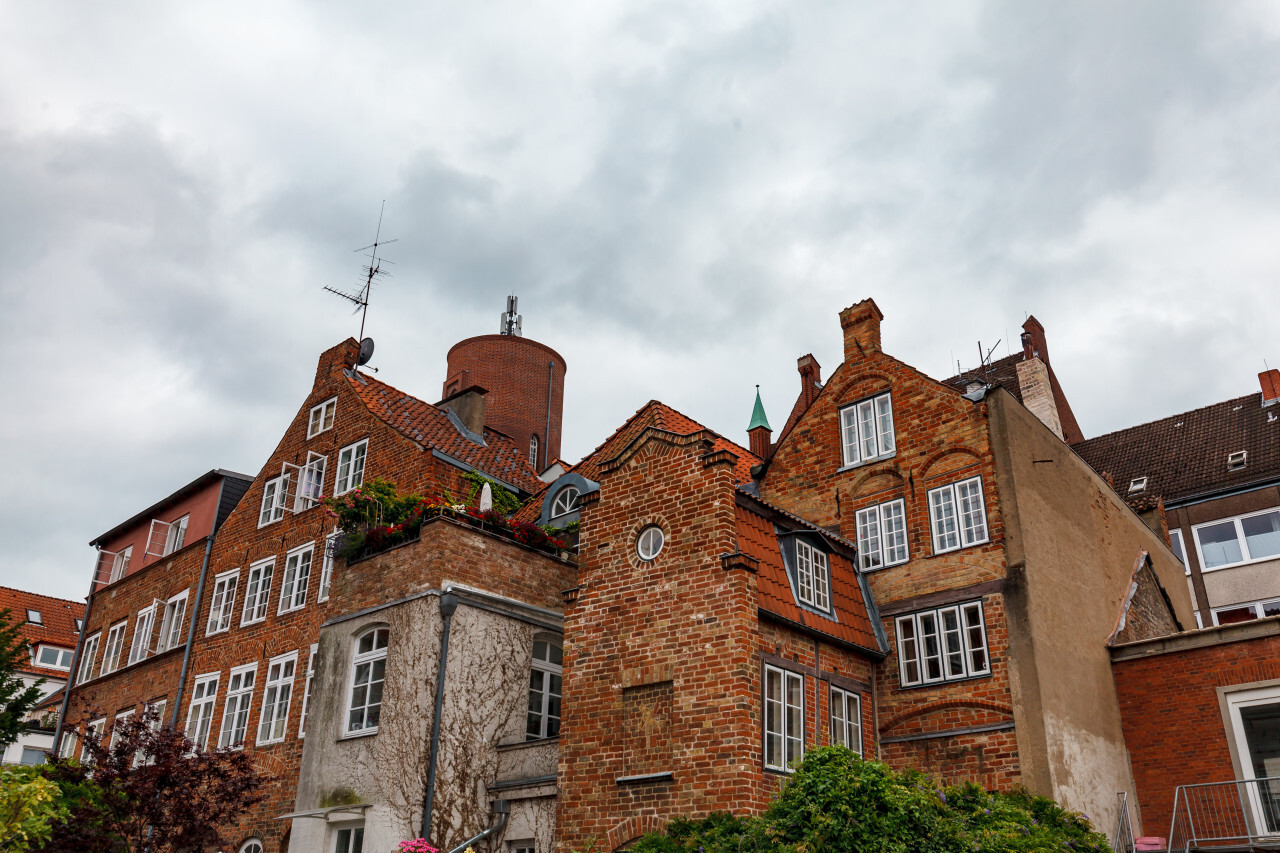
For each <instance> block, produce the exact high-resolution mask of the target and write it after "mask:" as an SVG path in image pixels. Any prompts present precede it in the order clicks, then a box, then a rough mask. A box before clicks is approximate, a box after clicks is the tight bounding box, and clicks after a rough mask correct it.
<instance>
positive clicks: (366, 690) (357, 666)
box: [347, 628, 390, 734]
mask: <svg viewBox="0 0 1280 853" xmlns="http://www.w3.org/2000/svg"><path fill="white" fill-rule="evenodd" d="M389 635H390V632H389V631H388V630H387V629H386V628H373V629H371V630H369V631H365V632H364V633H363V634H361V635H360V636H359V637H357V638H356V646H355V655H354V656H353V657H352V661H351V703H350V706H349V709H348V711H347V733H348V734H350V733H353V732H372V731H377V730H378V718H379V717H380V716H381V715H382V682H383V681H384V680H385V678H386V672H387V639H388V637H389Z"/></svg>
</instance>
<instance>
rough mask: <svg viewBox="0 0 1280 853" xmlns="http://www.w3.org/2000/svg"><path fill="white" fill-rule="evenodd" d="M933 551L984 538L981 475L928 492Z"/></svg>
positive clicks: (984, 521) (984, 526)
mask: <svg viewBox="0 0 1280 853" xmlns="http://www.w3.org/2000/svg"><path fill="white" fill-rule="evenodd" d="M929 525H930V527H931V528H932V530H933V553H935V554H941V553H943V552H945V551H955V550H956V549H958V548H968V547H969V546H970V545H979V544H981V543H983V542H986V541H987V510H986V505H985V503H984V502H983V498H982V478H981V477H974V478H973V479H971V480H961V481H960V482H959V483H952V484H951V485H948V486H943V487H942V488H940V489H932V490H930V491H929Z"/></svg>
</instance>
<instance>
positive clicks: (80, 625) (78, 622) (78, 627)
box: [75, 619, 84, 634]
mask: <svg viewBox="0 0 1280 853" xmlns="http://www.w3.org/2000/svg"><path fill="white" fill-rule="evenodd" d="M75 622H76V633H77V634H79V633H80V632H81V631H83V630H84V620H83V619H77V620H75Z"/></svg>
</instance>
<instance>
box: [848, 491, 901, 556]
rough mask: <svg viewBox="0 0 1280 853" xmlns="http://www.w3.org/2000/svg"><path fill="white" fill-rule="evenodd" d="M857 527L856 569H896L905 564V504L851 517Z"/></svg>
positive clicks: (871, 509)
mask: <svg viewBox="0 0 1280 853" xmlns="http://www.w3.org/2000/svg"><path fill="white" fill-rule="evenodd" d="M855 519H856V522H857V527H858V565H859V568H862V569H878V568H882V567H884V566H896V565H897V564H898V563H905V562H906V561H907V510H906V502H905V501H903V500H902V499H901V498H900V499H898V500H896V501H889V502H888V503H883V504H880V505H879V506H869V507H867V508H866V509H860V510H858V512H857V513H856V514H855Z"/></svg>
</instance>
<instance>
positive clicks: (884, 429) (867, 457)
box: [840, 391, 898, 470]
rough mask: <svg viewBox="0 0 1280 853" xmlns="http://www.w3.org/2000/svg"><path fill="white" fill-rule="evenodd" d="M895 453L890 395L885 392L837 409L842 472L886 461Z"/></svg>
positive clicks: (895, 443)
mask: <svg viewBox="0 0 1280 853" xmlns="http://www.w3.org/2000/svg"><path fill="white" fill-rule="evenodd" d="M897 452H898V448H897V439H896V437H895V435H894V426H893V395H892V393H891V392H888V391H885V392H884V393H881V394H876V395H875V396H874V397H867V398H866V399H864V400H858V401H856V402H853V403H850V404H848V405H846V406H842V407H841V408H840V461H841V470H844V469H846V468H852V467H854V466H856V465H862V464H864V463H866V462H875V461H876V460H879V459H888V458H890V457H892V456H893V455H895V454H896V453H897Z"/></svg>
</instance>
